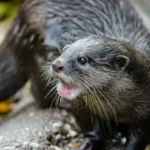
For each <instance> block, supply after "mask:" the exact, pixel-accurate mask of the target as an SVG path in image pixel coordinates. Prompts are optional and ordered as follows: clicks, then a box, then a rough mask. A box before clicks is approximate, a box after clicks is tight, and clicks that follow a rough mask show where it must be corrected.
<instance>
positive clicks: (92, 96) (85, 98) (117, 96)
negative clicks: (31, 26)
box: [49, 1, 150, 150]
mask: <svg viewBox="0 0 150 150" xmlns="http://www.w3.org/2000/svg"><path fill="white" fill-rule="evenodd" d="M109 2H110V1H109ZM111 2H112V1H111ZM111 2H110V3H111ZM114 7H115V6H114ZM115 8H116V9H119V10H120V8H121V7H118V6H116V7H115ZM120 12H121V10H120ZM132 15H133V14H132V13H131V14H130V13H129V14H128V13H125V12H124V11H123V12H122V13H120V14H118V16H115V18H113V19H114V20H118V21H120V22H119V24H118V25H117V26H115V25H116V24H115V23H114V24H113V23H112V25H111V27H110V28H109V33H108V32H107V33H102V34H99V35H92V36H88V37H85V38H83V39H80V40H78V41H76V42H75V43H72V44H69V45H67V46H65V47H64V48H63V49H62V54H61V56H59V57H58V58H56V59H55V60H54V61H53V63H52V64H51V65H50V67H49V74H50V75H51V76H52V77H54V78H55V79H56V81H57V84H56V90H57V93H58V95H59V96H60V97H61V99H62V98H63V99H67V100H68V101H69V102H70V103H73V102H74V101H75V102H74V103H73V104H77V103H80V102H81V101H82V102H84V103H85V105H86V106H87V107H88V109H89V110H90V111H92V113H93V114H95V115H96V116H100V117H101V119H102V120H105V121H106V122H107V123H109V122H110V121H114V122H116V123H124V124H126V125H127V126H128V127H129V131H128V132H129V134H128V140H127V143H126V146H125V149H126V150H144V149H145V147H146V144H147V142H148V140H149V134H150V129H149V126H150V115H149V114H150V98H149V97H150V92H149V86H150V81H149V79H150V72H149V70H150V66H149V63H150V56H149V52H150V33H149V32H148V31H147V30H145V29H146V28H144V30H145V31H146V32H145V31H144V30H143V28H141V25H142V22H141V21H140V20H138V19H137V18H136V19H135V18H134V20H132V19H133V18H132V17H133V16H132ZM130 17H131V18H132V19H131V18H130ZM135 22H136V23H135ZM142 26H143V25H142ZM129 31H130V32H129ZM141 33H142V34H141ZM143 35H144V36H143ZM82 102H81V103H82ZM81 109H83V107H81ZM99 133H100V132H99ZM95 149H100V147H99V148H95Z"/></svg>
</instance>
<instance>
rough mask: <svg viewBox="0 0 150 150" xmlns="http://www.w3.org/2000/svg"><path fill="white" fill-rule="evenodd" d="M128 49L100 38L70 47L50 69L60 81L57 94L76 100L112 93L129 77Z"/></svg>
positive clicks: (90, 38) (102, 37)
mask: <svg viewBox="0 0 150 150" xmlns="http://www.w3.org/2000/svg"><path fill="white" fill-rule="evenodd" d="M127 49H128V48H127V47H126V45H125V44H124V43H121V42H120V41H116V40H113V39H111V38H108V37H104V36H100V35H94V36H89V37H86V38H83V39H80V40H78V41H76V42H75V43H73V44H71V45H67V46H66V47H64V48H63V50H62V54H61V56H60V57H58V58H57V59H56V60H54V61H53V63H52V65H51V74H52V76H53V77H54V78H55V79H56V80H57V81H58V83H57V91H58V94H59V95H60V96H61V97H63V98H65V99H68V100H74V99H76V98H78V97H79V96H92V95H100V94H102V93H101V91H104V90H105V91H107V90H109V89H113V86H115V85H116V82H118V81H120V80H122V78H126V76H127V71H126V69H127V67H128V65H129V64H130V58H129V55H130V54H129V51H128V50H127Z"/></svg>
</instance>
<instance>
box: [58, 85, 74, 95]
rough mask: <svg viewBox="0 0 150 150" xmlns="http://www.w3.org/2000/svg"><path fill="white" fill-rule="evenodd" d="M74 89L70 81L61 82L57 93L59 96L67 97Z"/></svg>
mask: <svg viewBox="0 0 150 150" xmlns="http://www.w3.org/2000/svg"><path fill="white" fill-rule="evenodd" d="M74 89H75V87H74V85H73V84H71V83H61V87H60V89H59V90H58V93H59V95H60V96H61V97H64V98H67V97H70V96H71V95H72V93H73V91H74Z"/></svg>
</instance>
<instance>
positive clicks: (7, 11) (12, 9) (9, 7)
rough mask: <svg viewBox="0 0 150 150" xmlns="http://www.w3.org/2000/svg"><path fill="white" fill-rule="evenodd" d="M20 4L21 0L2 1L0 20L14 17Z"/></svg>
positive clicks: (0, 3)
mask: <svg viewBox="0 0 150 150" xmlns="http://www.w3.org/2000/svg"><path fill="white" fill-rule="evenodd" d="M19 6H20V2H19V1H11V2H0V21H3V20H5V19H8V18H11V17H13V16H14V15H15V14H16V11H17V10H18V8H19Z"/></svg>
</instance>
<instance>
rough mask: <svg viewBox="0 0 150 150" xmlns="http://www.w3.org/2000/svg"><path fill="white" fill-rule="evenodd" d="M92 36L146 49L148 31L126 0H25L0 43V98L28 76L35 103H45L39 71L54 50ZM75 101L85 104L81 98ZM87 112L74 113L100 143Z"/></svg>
mask: <svg viewBox="0 0 150 150" xmlns="http://www.w3.org/2000/svg"><path fill="white" fill-rule="evenodd" d="M92 34H101V35H105V36H108V37H110V38H115V39H120V40H123V41H125V42H129V43H131V45H134V48H135V49H138V50H143V49H144V50H145V51H148V50H149V47H150V46H149V45H150V44H149V43H150V35H149V32H148V30H147V29H146V27H145V25H144V24H143V21H142V20H141V19H140V17H139V15H138V13H137V12H136V10H135V9H134V7H133V6H132V4H131V3H130V2H129V1H128V0H86V1H85V0H83V1H80V0H72V1H70V0H63V3H62V0H32V1H30V0H24V1H23V4H22V5H21V8H20V9H19V12H18V14H17V16H16V18H15V19H14V22H13V23H12V26H11V28H10V30H9V31H8V34H7V36H6V38H5V39H4V41H3V42H2V44H1V46H0V100H3V99H6V98H8V97H10V96H11V95H13V94H14V93H15V92H16V91H17V90H18V89H20V88H21V87H22V86H23V85H24V84H25V82H26V81H27V80H28V79H30V80H31V83H32V89H31V90H32V93H33V95H34V97H35V99H36V100H37V101H38V102H39V104H40V106H42V107H49V105H51V103H53V99H55V95H54V94H51V93H49V91H51V90H53V89H52V88H53V83H51V82H49V84H47V81H43V79H42V78H41V74H42V73H41V72H40V71H39V70H40V69H41V67H42V66H43V65H45V64H46V62H50V63H51V62H52V61H53V60H54V59H55V58H57V57H58V56H59V55H60V52H59V51H58V49H60V50H61V49H63V47H64V46H65V45H67V44H71V43H72V42H75V41H77V40H79V39H81V38H83V37H87V36H90V35H92ZM125 60H126V59H125ZM127 60H128V59H127ZM127 64H128V63H127ZM135 67H136V66H135ZM142 69H143V68H142ZM48 73H49V72H48ZM91 83H92V82H91ZM46 85H47V86H46ZM65 86H70V85H65ZM70 88H71V87H70ZM105 88H107V87H105ZM70 92H71V91H70ZM76 92H77V93H78V92H80V91H78V90H77V91H76ZM62 94H65V93H62ZM74 94H75V93H74ZM72 96H73V95H72ZM72 98H73V97H72ZM80 103H83V104H82V106H86V101H85V102H84V100H83V101H80ZM87 110H88V109H84V107H83V109H82V110H81V111H80V112H79V113H78V114H75V115H76V117H77V120H79V121H78V122H79V124H80V126H81V127H82V126H84V127H82V129H84V131H85V132H87V131H94V132H95V133H96V135H95V136H94V135H92V136H91V135H90V136H88V138H89V139H90V140H89V142H90V143H91V145H92V149H94V146H95V145H96V146H97V145H99V143H100V134H99V133H100V132H101V131H100V130H99V128H98V127H97V125H93V124H92V123H91V120H90V119H89V113H91V111H90V110H88V111H87ZM98 114H99V113H98ZM110 114H111V112H110ZM83 118H84V119H83ZM112 118H113V115H112ZM87 124H88V127H87ZM85 126H86V127H87V128H85ZM95 127H96V129H95ZM93 136H94V137H93ZM142 139H143V138H142ZM131 141H133V140H131ZM135 145H136V144H135ZM96 146H95V147H96ZM85 147H86V146H85ZM85 147H84V148H85ZM84 148H83V149H84ZM86 149H87V148H86Z"/></svg>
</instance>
